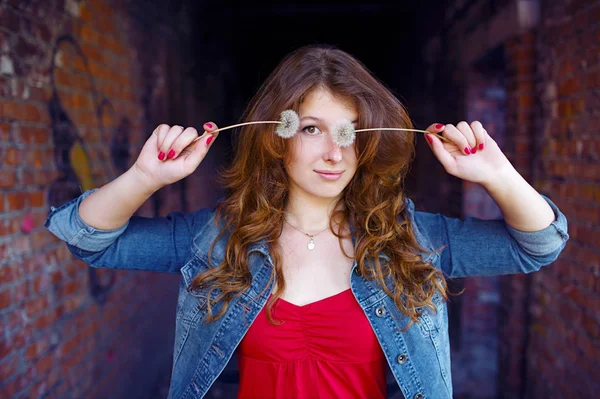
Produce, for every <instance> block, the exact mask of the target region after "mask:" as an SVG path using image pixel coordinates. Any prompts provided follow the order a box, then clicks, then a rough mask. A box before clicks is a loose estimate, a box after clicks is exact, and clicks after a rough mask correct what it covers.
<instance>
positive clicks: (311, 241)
mask: <svg viewBox="0 0 600 399" xmlns="http://www.w3.org/2000/svg"><path fill="white" fill-rule="evenodd" d="M306 247H307V248H308V250H309V251H312V250H313V249H315V242H314V241H313V240H310V241H309V242H308V244H307V245H306Z"/></svg>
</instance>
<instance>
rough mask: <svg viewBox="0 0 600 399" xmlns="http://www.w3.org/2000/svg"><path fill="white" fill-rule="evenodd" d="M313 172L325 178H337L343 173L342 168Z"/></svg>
mask: <svg viewBox="0 0 600 399" xmlns="http://www.w3.org/2000/svg"><path fill="white" fill-rule="evenodd" d="M314 172H315V173H316V174H318V175H319V176H321V178H323V179H325V180H337V179H339V178H340V177H342V174H344V171H343V170H314Z"/></svg>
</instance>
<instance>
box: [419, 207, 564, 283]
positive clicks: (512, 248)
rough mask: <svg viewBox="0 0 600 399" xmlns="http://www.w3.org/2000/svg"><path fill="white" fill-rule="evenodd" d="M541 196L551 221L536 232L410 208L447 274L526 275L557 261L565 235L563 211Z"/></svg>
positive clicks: (495, 221)
mask: <svg viewBox="0 0 600 399" xmlns="http://www.w3.org/2000/svg"><path fill="white" fill-rule="evenodd" d="M542 197H543V198H544V199H545V200H546V202H547V203H548V204H549V205H550V207H551V208H552V210H553V211H554V215H555V220H554V222H552V223H551V224H550V225H549V226H548V227H546V228H545V229H543V230H539V231H533V232H525V231H520V230H516V229H514V228H512V227H511V226H509V225H508V224H507V223H506V222H505V221H504V220H482V219H478V218H473V217H467V218H466V219H464V220H461V219H455V218H448V217H446V216H443V215H440V214H432V213H426V212H414V222H415V224H414V225H413V226H416V227H415V229H416V230H417V233H416V234H417V236H419V235H422V236H424V237H423V238H422V239H423V240H424V242H425V243H428V244H429V245H430V246H431V248H430V249H442V251H441V253H440V256H439V258H438V259H437V261H438V262H439V265H438V266H439V267H440V268H441V269H442V271H443V272H444V274H445V275H446V276H448V277H451V278H454V277H467V276H492V275H501V274H513V273H530V272H533V271H537V270H539V269H540V268H541V267H542V266H545V265H547V264H549V263H552V262H553V261H554V260H556V258H557V257H558V255H559V254H560V252H561V251H562V250H563V248H564V247H565V245H566V242H567V240H568V239H569V235H568V233H567V219H566V217H565V215H563V213H562V212H561V211H560V210H559V209H558V207H557V206H556V205H555V204H554V203H553V202H552V201H551V200H550V199H549V198H548V197H546V196H544V195H542ZM409 201H410V200H409ZM410 206H412V207H413V208H414V205H412V204H411V205H410Z"/></svg>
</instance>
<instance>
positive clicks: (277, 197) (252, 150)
mask: <svg viewBox="0 0 600 399" xmlns="http://www.w3.org/2000/svg"><path fill="white" fill-rule="evenodd" d="M317 87H320V88H325V89H327V90H329V91H330V92H331V93H332V94H333V95H334V96H336V97H337V98H340V99H343V100H346V101H350V102H351V103H352V104H353V105H354V106H355V107H356V109H357V111H358V126H357V127H358V129H360V128H368V127H404V128H412V122H411V120H410V118H409V116H408V113H407V111H406V109H405V107H404V106H403V105H402V104H401V103H400V101H399V100H398V99H397V98H396V97H395V96H394V95H393V94H392V93H391V92H390V91H389V90H388V89H387V88H386V87H385V86H384V85H383V84H382V83H381V82H379V81H378V80H377V79H376V78H375V77H374V76H373V75H371V73H370V72H369V71H368V69H367V68H366V67H365V66H364V65H363V64H361V63H360V62H359V61H358V60H356V59H355V58H354V57H352V56H351V55H349V54H348V53H346V52H344V51H342V50H339V49H337V48H333V47H330V46H323V45H318V46H315V45H313V46H306V47H302V48H300V49H298V50H296V51H295V52H293V53H292V54H290V55H288V56H287V57H286V58H285V59H284V60H283V61H282V62H281V63H280V64H279V66H278V67H277V68H276V69H275V70H274V71H273V72H272V73H271V75H270V76H269V77H268V78H267V80H266V81H265V83H264V84H263V85H262V87H261V88H260V89H259V91H258V92H257V94H256V95H255V96H254V98H253V99H252V100H251V102H250V104H249V106H248V108H247V110H246V111H245V113H244V116H243V120H244V121H253V120H277V119H278V118H279V114H280V113H281V112H282V111H283V110H285V109H294V110H296V111H298V109H299V106H300V103H301V102H302V100H303V98H304V97H305V96H306V95H307V94H308V93H309V92H310V91H311V90H313V89H315V88H317ZM274 129H275V128H274V127H273V126H272V125H250V126H246V127H244V128H242V129H241V131H240V132H239V134H238V135H237V136H236V142H235V155H234V159H233V162H232V164H231V166H230V167H228V168H227V169H226V170H225V171H224V173H223V174H222V182H223V185H224V186H225V188H226V190H227V195H226V198H225V200H224V201H222V202H221V203H220V204H219V205H218V207H217V213H216V217H217V219H218V220H219V221H220V222H222V224H221V225H222V230H221V233H220V234H219V236H218V237H217V239H219V238H220V237H222V236H223V235H224V234H227V236H228V242H227V246H226V251H225V257H224V259H223V261H222V263H221V264H220V265H211V266H212V267H210V268H209V269H208V270H206V271H205V272H203V273H201V274H199V275H198V276H196V277H195V278H194V280H193V281H192V283H191V287H190V288H202V287H207V288H206V289H207V290H208V294H207V297H208V301H207V302H206V306H207V308H208V315H207V318H206V321H207V322H211V321H214V320H216V319H218V318H219V317H221V316H222V315H223V314H224V313H225V311H226V310H227V307H228V305H229V302H230V300H231V299H233V298H235V297H237V296H239V295H241V293H243V292H244V291H245V290H247V289H248V288H249V287H250V284H251V281H252V276H251V274H250V271H249V263H248V253H247V250H248V247H249V246H250V245H252V244H253V243H256V242H258V241H261V240H265V242H266V243H267V244H268V246H269V252H270V254H271V258H272V261H273V266H274V267H273V268H272V271H271V280H270V281H269V284H268V285H267V286H270V283H271V282H272V281H273V279H275V280H276V282H277V289H276V291H275V292H274V293H273V296H272V297H271V299H270V300H269V302H268V303H267V307H266V312H267V317H268V319H269V321H270V322H271V323H274V321H273V319H272V313H271V311H272V306H273V304H274V302H275V300H276V299H277V298H279V297H281V295H282V294H283V292H284V290H285V281H284V278H283V273H282V260H281V251H280V249H279V247H278V245H277V242H278V238H279V236H280V235H281V232H282V229H283V223H284V211H285V209H286V205H287V203H288V194H289V188H290V181H289V178H288V175H287V173H286V171H285V167H284V165H286V162H287V161H288V160H289V159H290V158H289V157H290V154H291V149H290V147H291V144H290V142H291V141H292V140H285V139H282V138H280V137H279V136H277V135H276V134H275V133H274ZM355 150H356V151H357V156H358V168H357V171H356V174H355V175H354V177H353V178H352V179H351V181H350V183H349V184H348V185H347V187H346V188H345V189H344V191H343V192H342V195H341V198H340V199H339V202H342V203H343V204H340V203H339V202H338V204H336V207H335V209H338V210H337V211H335V212H334V214H333V215H332V221H330V228H331V227H332V225H333V220H334V219H335V220H336V221H341V222H342V226H344V225H346V226H349V225H352V226H353V227H354V232H353V234H354V235H355V240H356V241H355V247H354V258H355V259H356V262H357V267H358V268H359V270H360V273H361V274H362V275H363V276H364V277H366V278H368V279H370V280H372V281H376V282H377V283H378V284H379V285H380V286H381V288H382V289H383V290H384V291H385V292H386V293H387V294H388V295H389V296H390V297H391V298H393V300H394V302H395V304H396V306H397V307H398V309H399V310H400V311H401V312H402V313H403V314H405V315H406V316H408V317H409V319H410V321H409V323H408V325H407V327H406V328H409V327H410V325H412V324H413V322H418V317H419V316H420V314H421V312H420V308H422V307H428V308H431V309H432V310H434V311H436V310H437V309H436V306H435V304H434V302H433V296H434V295H435V293H436V291H439V292H440V293H441V295H442V296H443V297H444V298H446V299H447V294H446V281H445V279H444V276H443V274H442V272H441V271H440V270H439V269H437V268H436V267H434V266H433V265H432V264H431V263H426V262H424V261H423V258H422V256H421V254H420V253H419V252H422V253H426V252H427V250H426V249H424V248H422V247H420V246H419V243H418V242H417V240H416V238H415V235H414V232H413V228H412V225H411V223H410V220H408V218H407V217H403V218H399V216H400V215H404V212H405V206H406V203H405V193H404V180H405V177H406V174H407V172H408V169H409V166H410V163H411V161H412V159H413V157H414V134H412V133H404V132H402V133H398V132H383V131H382V132H365V133H360V134H357V137H356V141H355ZM338 205H342V206H338ZM332 231H333V232H334V234H336V235H337V236H338V238H339V239H340V247H341V248H342V250H343V247H342V245H341V241H342V239H343V238H344V237H343V236H342V235H340V234H339V233H337V232H335V231H334V230H333V228H332ZM340 231H341V230H340ZM215 242H216V240H215ZM213 246H214V243H213ZM211 251H212V247H211ZM380 253H384V254H385V255H387V257H388V258H389V261H388V262H380V260H379V254H380ZM347 256H348V255H347ZM209 259H210V256H209ZM218 302H220V303H222V304H223V306H222V307H221V306H220V307H221V309H220V311H219V312H218V313H217V314H216V315H215V314H213V311H212V310H213V309H212V308H213V306H214V305H215V304H216V303H218Z"/></svg>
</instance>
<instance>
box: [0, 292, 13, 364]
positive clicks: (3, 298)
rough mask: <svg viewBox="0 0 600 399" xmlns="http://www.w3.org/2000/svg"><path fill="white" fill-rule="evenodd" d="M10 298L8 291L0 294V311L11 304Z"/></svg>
mask: <svg viewBox="0 0 600 399" xmlns="http://www.w3.org/2000/svg"><path fill="white" fill-rule="evenodd" d="M11 297H12V296H11V294H10V290H9V289H5V290H4V291H1V292H0V309H4V308H7V307H9V306H10V305H11V304H12V301H11ZM0 357H1V356H0Z"/></svg>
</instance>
